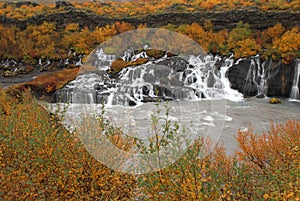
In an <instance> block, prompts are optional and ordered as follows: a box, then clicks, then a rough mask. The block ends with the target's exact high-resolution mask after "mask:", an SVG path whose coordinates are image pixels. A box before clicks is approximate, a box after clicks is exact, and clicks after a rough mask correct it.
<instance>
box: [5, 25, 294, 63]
mask: <svg viewBox="0 0 300 201" xmlns="http://www.w3.org/2000/svg"><path fill="white" fill-rule="evenodd" d="M142 28H147V25H146V24H141V25H138V26H133V25H132V24H130V23H127V22H116V23H113V24H110V25H106V26H105V27H96V28H95V29H94V30H90V29H88V28H87V27H85V28H80V27H79V25H78V24H76V23H71V24H68V25H67V26H66V27H65V29H64V30H57V28H56V26H55V24H54V23H49V22H44V23H43V24H42V25H30V26H28V27H27V28H26V29H25V30H20V29H18V28H17V27H15V26H11V27H6V26H3V25H0V60H2V61H4V60H7V59H8V60H15V61H18V62H19V61H22V62H25V63H29V64H34V63H37V62H38V60H39V59H44V60H45V59H47V60H52V61H56V60H61V59H67V58H68V59H71V58H72V57H73V56H74V55H88V54H89V53H90V52H91V51H92V50H93V49H95V48H96V47H97V46H98V45H99V44H101V43H102V42H104V41H107V40H108V39H110V38H111V37H113V36H115V35H118V34H120V33H124V32H126V31H129V30H134V29H142ZM161 28H164V29H168V30H172V31H176V32H179V33H182V34H184V35H186V36H188V37H190V38H191V39H193V40H194V41H196V42H197V43H199V44H200V45H201V46H202V48H203V49H204V50H205V51H206V52H209V53H213V54H219V55H228V54H231V53H233V54H234V56H235V58H241V57H249V56H253V55H256V54H260V55H261V57H262V58H263V59H268V58H272V59H274V60H280V59H282V60H283V61H284V62H285V63H289V62H291V61H293V60H294V59H295V58H299V57H300V28H299V27H294V28H291V29H287V28H285V27H284V26H282V24H280V23H278V24H276V25H274V26H273V27H270V28H268V29H266V30H264V31H256V30H251V29H250V28H249V25H248V24H244V23H242V22H239V23H238V24H237V25H236V28H234V29H232V30H231V31H229V30H226V29H224V30H221V31H214V28H213V24H212V22H211V21H209V20H206V21H205V22H204V24H202V25H200V24H198V23H192V24H183V25H174V24H168V25H166V26H164V27H161ZM157 41H159V36H158V38H157ZM124 42H127V41H124ZM121 43H122V41H119V42H118V43H117V44H115V45H119V46H120V45H122V44H121ZM112 45H114V44H112ZM112 48H113V47H112ZM116 48H117V47H116Z"/></svg>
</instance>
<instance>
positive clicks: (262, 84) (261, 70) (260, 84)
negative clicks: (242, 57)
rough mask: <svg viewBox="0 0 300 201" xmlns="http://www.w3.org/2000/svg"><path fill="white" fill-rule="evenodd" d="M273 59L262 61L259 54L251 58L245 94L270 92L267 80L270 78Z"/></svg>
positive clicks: (252, 94)
mask: <svg viewBox="0 0 300 201" xmlns="http://www.w3.org/2000/svg"><path fill="white" fill-rule="evenodd" d="M271 64H272V62H271V60H269V61H264V62H263V63H261V61H260V58H259V55H257V56H255V57H254V58H250V65H249V70H248V73H247V76H246V82H245V85H244V89H243V94H245V95H246V96H254V95H256V96H261V97H264V96H266V95H267V94H268V85H267V80H268V79H269V77H270V75H269V71H270V68H271Z"/></svg>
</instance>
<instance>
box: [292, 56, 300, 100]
mask: <svg viewBox="0 0 300 201" xmlns="http://www.w3.org/2000/svg"><path fill="white" fill-rule="evenodd" d="M299 76H300V59H296V61H295V73H294V80H293V86H292V90H291V95H290V98H291V99H296V100H299V99H300V97H299V87H298V85H299Z"/></svg>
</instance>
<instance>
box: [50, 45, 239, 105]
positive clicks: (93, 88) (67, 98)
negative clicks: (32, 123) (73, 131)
mask: <svg viewBox="0 0 300 201" xmlns="http://www.w3.org/2000/svg"><path fill="white" fill-rule="evenodd" d="M100 53H101V52H100ZM100 53H99V52H97V51H96V54H99V55H100V56H99V55H97V56H98V57H99V58H100V57H101V59H102V60H101V62H102V64H103V63H105V62H103V58H106V57H104V56H103V53H101V54H100ZM131 53H132V52H131ZM127 56H128V55H127ZM131 56H132V55H131ZM138 57H147V55H145V53H143V52H142V53H139V54H137V55H133V56H132V58H135V59H136V58H138ZM108 58H109V59H111V58H112V56H110V57H108ZM172 59H174V58H171V59H170V60H168V59H167V58H166V57H164V58H162V59H159V60H155V61H149V62H148V63H146V64H143V65H139V66H134V67H128V68H124V69H123V70H122V71H121V72H120V73H119V78H118V79H115V78H110V77H109V75H108V74H107V73H106V71H105V70H106V69H107V66H106V68H103V66H101V65H100V63H101V62H100V61H97V60H96V61H95V63H96V64H97V65H98V64H99V65H98V66H97V67H99V68H98V69H99V72H98V73H97V72H96V73H89V74H82V75H79V76H78V77H77V78H76V79H75V80H74V81H72V82H70V83H69V84H68V85H66V86H65V87H64V88H63V89H62V90H60V91H58V92H57V94H56V101H58V102H69V103H105V104H106V105H124V106H128V105H140V104H141V103H143V102H152V101H157V99H162V100H201V99H202V98H205V99H209V100H214V99H216V100H218V99H227V100H231V101H241V100H242V99H243V95H242V94H241V93H239V92H238V91H236V90H233V89H231V88H230V82H229V80H228V78H227V77H226V72H227V71H228V69H229V68H230V67H231V66H232V65H233V58H232V57H230V58H226V59H224V60H222V58H221V57H218V56H215V57H214V56H211V55H207V56H205V57H203V58H200V57H196V56H190V57H189V58H186V61H185V60H183V59H182V58H180V57H178V58H175V60H172ZM176 59H177V60H176ZM127 60H128V59H127ZM161 62H165V63H161ZM176 62H177V63H176ZM217 63H221V66H220V67H219V68H218V67H217ZM105 64H106V63H105ZM174 65H175V68H176V67H177V66H179V67H178V68H181V70H176V69H174V67H172V66H174Z"/></svg>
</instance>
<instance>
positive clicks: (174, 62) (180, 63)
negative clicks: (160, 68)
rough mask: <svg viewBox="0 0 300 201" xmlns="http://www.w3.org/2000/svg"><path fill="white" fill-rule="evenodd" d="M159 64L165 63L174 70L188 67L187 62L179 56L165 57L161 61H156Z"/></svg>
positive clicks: (180, 70) (177, 70) (178, 70)
mask: <svg viewBox="0 0 300 201" xmlns="http://www.w3.org/2000/svg"><path fill="white" fill-rule="evenodd" d="M157 64H159V65H165V66H168V67H170V68H172V69H174V70H175V71H176V72H182V71H184V70H185V69H187V67H188V65H189V64H188V62H187V61H186V60H184V59H183V58H180V57H172V58H168V59H165V60H163V61H159V62H157Z"/></svg>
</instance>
